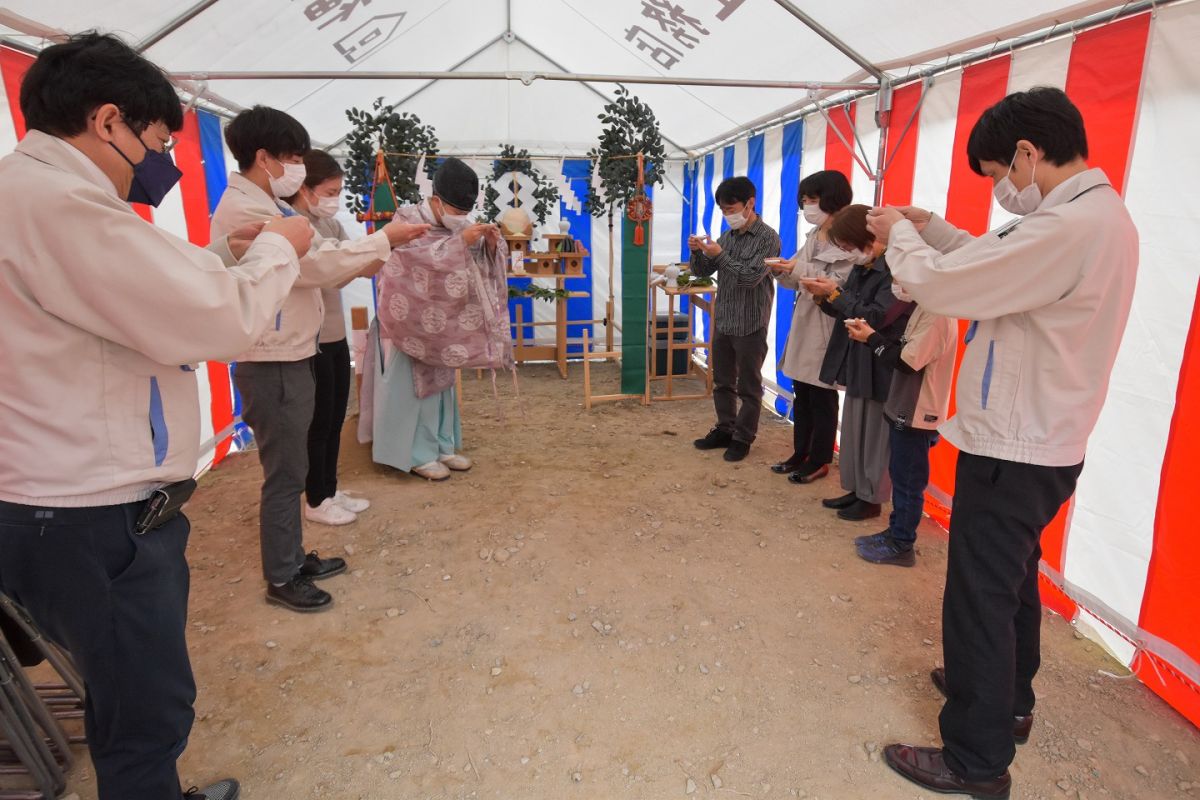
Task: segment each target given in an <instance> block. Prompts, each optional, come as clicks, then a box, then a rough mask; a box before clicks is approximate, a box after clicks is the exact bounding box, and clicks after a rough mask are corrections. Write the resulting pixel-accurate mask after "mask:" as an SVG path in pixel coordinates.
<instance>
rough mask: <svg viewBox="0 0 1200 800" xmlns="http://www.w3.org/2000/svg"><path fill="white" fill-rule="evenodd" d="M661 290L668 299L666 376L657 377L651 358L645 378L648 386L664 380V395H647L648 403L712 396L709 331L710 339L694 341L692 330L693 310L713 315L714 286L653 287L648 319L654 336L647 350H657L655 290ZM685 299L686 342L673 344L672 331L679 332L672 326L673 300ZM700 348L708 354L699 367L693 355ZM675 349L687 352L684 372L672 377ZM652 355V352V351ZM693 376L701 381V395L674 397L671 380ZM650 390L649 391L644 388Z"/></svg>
mask: <svg viewBox="0 0 1200 800" xmlns="http://www.w3.org/2000/svg"><path fill="white" fill-rule="evenodd" d="M659 288H661V289H662V291H663V294H665V295H666V296H667V374H666V375H659V374H657V372H658V363H657V362H658V360H657V358H656V357H655V358H652V359H651V361H650V370H649V373H648V377H647V384H648V385H653V384H654V383H657V382H660V381H665V382H666V394H664V395H660V396H658V397H655V396H654V394H653V393H650V400H702V399H704V398H706V397H712V391H713V379H712V328H711V326H710V327H709V337H708V338H707V339H698V338H696V336H695V334H694V333H693V331H695V330H696V309H697V308H700V309H703V310H705V311H707V312H708V313H709V314H712V310H713V305H712V294H713V292H714V291H716V287H715V286H696V287H692V288H687V289H684V288H680V287H677V286H662V287H652V288H651V295H650V319H651V325H653V326H655V327H654V328H652V329H651V330H652V332H653V334H654V337H655V338H654V340H652V342H651V345H650V347H651V348H656V347H657V337H658V331H657V321H658V289H659ZM679 297H687V298H688V299H689V300H690V302H689V303H688V329H687V330H688V335H687V339H686V340H684V341H681V342H677V341H675V332H676V331H677V330H678V329H677V328H676V327H675V301H676V298H679ZM701 348H703V349H704V351H705V352H706V353H707V358H706V359H705V365H704V366H703V367H702V366H700V365H699V364H697V363H696V360H695V358H693V355H694V353H695V351H696V350H699V349H701ZM677 350H684V351H687V357H688V358H687V363H688V368H687V372H686V373H685V374H684V375H675V374H674V369H673V367H674V366H675V359H674V355H675V352H676V351H677ZM651 352H653V350H652V351H651ZM690 377H696V378H699V379H701V380H703V381H704V394H675V385H674V381H675V379H676V378H678V379H681V380H682V379H686V378H690ZM647 391H649V389H647Z"/></svg>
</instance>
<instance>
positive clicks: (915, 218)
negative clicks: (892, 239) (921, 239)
mask: <svg viewBox="0 0 1200 800" xmlns="http://www.w3.org/2000/svg"><path fill="white" fill-rule="evenodd" d="M932 217H933V214H932V213H931V212H929V211H926V210H925V209H923V208H917V207H916V206H876V207H875V208H872V209H871V210H870V211H868V212H867V230H868V231H870V232H871V235H872V236H874V237H875V238H876V239H877V240H878V241H881V242H884V243H886V242H887V240H888V234H890V233H891V232H892V226H893V225H895V224H896V223H897V222H900V221H901V220H905V219H906V220H908V221H909V222H911V223H912V224H913V226H914V227H916V229H917V232H918V233H920V232H921V231H922V230H924V229H925V226H926V225H927V224H928V223H929V220H930V219H931V218H932Z"/></svg>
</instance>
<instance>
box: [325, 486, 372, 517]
mask: <svg viewBox="0 0 1200 800" xmlns="http://www.w3.org/2000/svg"><path fill="white" fill-rule="evenodd" d="M333 502H334V503H336V504H337V505H339V506H341V507H342V508H344V509H346V510H347V511H350V512H353V513H355V514H361V513H362V512H364V511H366V510H367V509H368V508H370V507H371V501H370V500H367V499H366V498H363V497H351V496H350V495H348V494H346V493H345V492H342V491H339V492H338V493H337V494H335V495H334V496H333Z"/></svg>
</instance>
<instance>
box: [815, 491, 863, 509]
mask: <svg viewBox="0 0 1200 800" xmlns="http://www.w3.org/2000/svg"><path fill="white" fill-rule="evenodd" d="M857 502H858V495H856V494H855V493H854V492H850V493H849V494H844V495H842V496H841V497H831V498H829V499H828V500H822V501H821V505H823V506H825V507H826V508H849V507H850V506H852V505H854V504H855V503H857Z"/></svg>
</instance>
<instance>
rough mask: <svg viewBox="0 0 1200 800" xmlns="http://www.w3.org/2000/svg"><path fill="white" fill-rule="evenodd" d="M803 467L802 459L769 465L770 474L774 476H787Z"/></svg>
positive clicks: (790, 459) (792, 459) (791, 459)
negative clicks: (772, 473)
mask: <svg viewBox="0 0 1200 800" xmlns="http://www.w3.org/2000/svg"><path fill="white" fill-rule="evenodd" d="M803 466H804V459H803V458H789V459H788V460H787V461H780V462H779V463H778V464H772V465H771V472H774V473H775V474H776V475H787V474H789V473H792V472H795V471H796V470H798V469H801V468H802V467H803Z"/></svg>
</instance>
